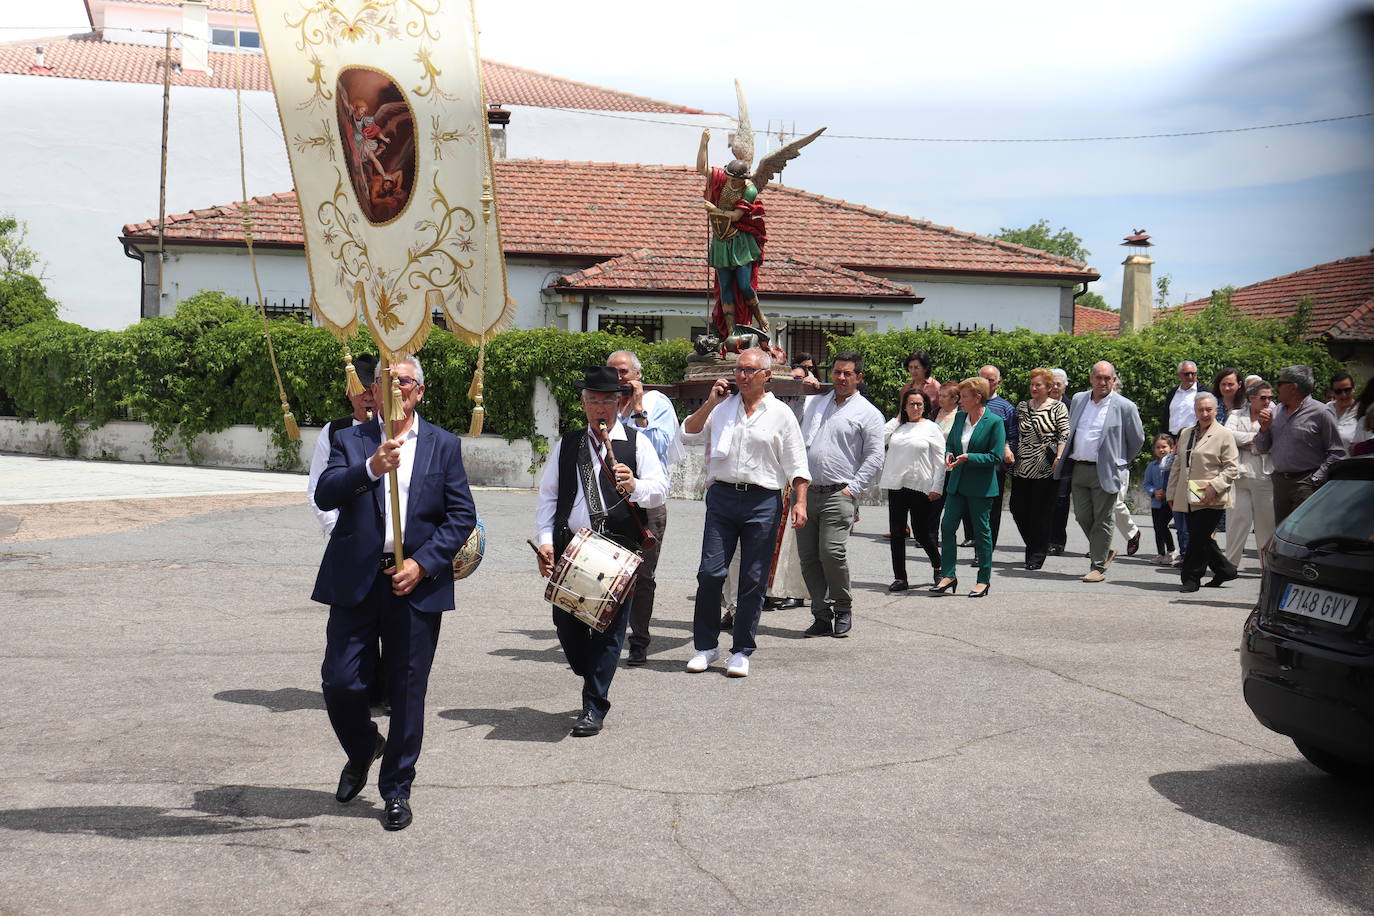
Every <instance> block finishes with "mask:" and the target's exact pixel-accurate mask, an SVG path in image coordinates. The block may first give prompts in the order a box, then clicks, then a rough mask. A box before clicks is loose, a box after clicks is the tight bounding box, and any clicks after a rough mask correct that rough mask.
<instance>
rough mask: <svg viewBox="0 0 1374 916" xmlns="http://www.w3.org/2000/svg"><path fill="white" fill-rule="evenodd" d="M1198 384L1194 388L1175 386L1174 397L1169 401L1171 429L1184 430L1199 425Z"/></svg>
mask: <svg viewBox="0 0 1374 916" xmlns="http://www.w3.org/2000/svg"><path fill="white" fill-rule="evenodd" d="M1196 400H1197V385H1193V387H1192V388H1175V389H1174V396H1173V399H1172V400H1170V401H1169V430H1170V431H1171V432H1172V431H1177V432H1183V431H1184V430H1185V429H1187V428H1188V427H1190V426H1196V425H1197V409H1196V408H1195V407H1194V406H1193V402H1195V401H1196Z"/></svg>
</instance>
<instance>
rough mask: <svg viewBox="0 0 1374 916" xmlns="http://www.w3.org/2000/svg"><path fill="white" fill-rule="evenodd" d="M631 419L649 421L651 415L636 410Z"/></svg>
mask: <svg viewBox="0 0 1374 916" xmlns="http://www.w3.org/2000/svg"><path fill="white" fill-rule="evenodd" d="M630 419H631V420H647V419H649V415H648V414H647V413H645V412H644V411H642V410H636V411H635V412H634V413H632V414H630Z"/></svg>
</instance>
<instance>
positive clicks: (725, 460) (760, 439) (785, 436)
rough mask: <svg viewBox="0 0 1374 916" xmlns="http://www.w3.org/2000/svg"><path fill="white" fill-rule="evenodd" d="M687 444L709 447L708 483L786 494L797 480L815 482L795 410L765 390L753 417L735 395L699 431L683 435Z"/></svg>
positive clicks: (714, 412)
mask: <svg viewBox="0 0 1374 916" xmlns="http://www.w3.org/2000/svg"><path fill="white" fill-rule="evenodd" d="M679 435H680V436H681V438H682V441H683V443H684V444H686V445H689V446H692V445H697V444H698V443H701V442H705V443H706V480H707V481H708V482H710V481H713V480H719V481H722V482H723V483H747V484H753V485H754V486H758V487H764V488H765V489H769V490H781V489H783V488H784V487H786V486H789V485H790V484H791V483H792V481H793V480H794V479H796V478H798V477H800V478H801V479H802V480H805V481H808V482H809V481H810V480H811V472H810V471H809V470H807V465H806V446H805V445H804V444H802V434H801V426H800V425H799V424H798V423H797V417H796V415H795V414H793V413H792V411H791V409H790V408H789V407H788V406H787V405H786V404H784V403H783V402H782V401H779V400H778V399H777V398H775V397H773V395H772V393H771V392H765V393H764V395H763V399H762V400H760V401H759V403H758V405H757V406H756V407H755V408H754V415H753V416H749V415H748V413H746V411H745V409H744V399H743V398H741V397H740V395H738V394H732V395H730V396H729V397H728V398H726V399H725V400H723V401H721V402H720V403H719V404H717V405H716V409H715V410H713V411H711V415H710V416H709V417H707V418H706V423H705V424H704V425H703V426H702V427H701V431H700V432H697V433H689V432H687V427H686V426H685V425H684V426H683V427H682V430H681V432H680V434H679Z"/></svg>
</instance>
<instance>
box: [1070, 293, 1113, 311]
mask: <svg viewBox="0 0 1374 916" xmlns="http://www.w3.org/2000/svg"><path fill="white" fill-rule="evenodd" d="M1078 304H1079V305H1081V306H1084V307H1085V308H1090V309H1101V310H1102V311H1104V312H1116V311H1120V309H1114V308H1112V307H1111V306H1110V305H1108V304H1107V300H1106V299H1103V298H1102V297H1101V296H1099V295H1098V294H1097V293H1093V292H1087V293H1084V294H1083V295H1081V296H1079V297H1078Z"/></svg>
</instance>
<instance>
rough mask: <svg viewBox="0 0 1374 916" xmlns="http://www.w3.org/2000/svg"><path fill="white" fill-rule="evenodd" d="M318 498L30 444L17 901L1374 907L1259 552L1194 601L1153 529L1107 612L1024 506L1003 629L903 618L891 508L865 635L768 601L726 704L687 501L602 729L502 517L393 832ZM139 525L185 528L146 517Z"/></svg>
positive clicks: (11, 554) (10, 500) (12, 823)
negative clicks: (699, 642) (325, 571)
mask: <svg viewBox="0 0 1374 916" xmlns="http://www.w3.org/2000/svg"><path fill="white" fill-rule="evenodd" d="M293 490H294V491H296V492H301V493H302V496H301V500H300V501H299V502H291V503H289V504H280V501H281V500H282V499H289V495H288V496H282V495H280V494H290V493H291V492H292V491H293ZM303 490H304V478H303V477H301V476H299V475H274V474H266V473H258V472H225V471H205V470H201V469H196V468H163V467H155V466H128V465H116V464H111V463H105V462H70V461H59V460H55V459H25V458H17V457H11V456H0V518H3V519H8V520H9V521H8V522H7V525H8V527H0V563H3V567H4V569H5V571H6V573H7V586H8V587H7V588H6V589H5V592H4V594H3V596H2V597H0V624H3V633H4V638H3V642H0V655H3V659H4V662H5V666H4V667H5V677H4V679H3V683H4V688H3V693H0V697H2V698H3V700H4V702H3V704H0V709H3V712H0V736H3V739H4V740H3V741H2V742H0V850H3V852H0V913H25V914H30V913H32V914H39V913H62V914H71V913H124V912H128V913H140V914H142V913H150V914H159V913H176V914H187V913H216V914H223V913H255V914H256V913H338V912H347V913H353V912H365V911H375V910H388V911H396V912H420V913H430V912H442V913H448V912H464V913H467V912H474V913H475V912H481V913H507V912H510V913H515V912H521V913H527V912H557V913H599V912H616V911H620V912H623V911H638V912H651V913H659V912H662V913H679V912H687V911H696V912H701V911H706V912H723V911H729V912H748V913H789V914H791V913H835V912H864V913H870V912H871V913H893V912H898V913H909V912H923V913H925V912H930V913H1013V912H1014V913H1064V912H1082V913H1093V914H1097V913H1131V914H1136V913H1170V914H1173V913H1179V912H1205V913H1209V914H1212V913H1284V914H1288V913H1309V912H1310V913H1345V912H1351V913H1353V912H1368V911H1370V910H1371V909H1374V793H1371V792H1370V791H1369V790H1363V789H1359V788H1352V787H1350V786H1347V785H1343V784H1341V783H1338V782H1336V781H1334V780H1332V779H1330V778H1328V777H1326V776H1325V775H1324V774H1322V773H1321V772H1320V771H1318V770H1316V769H1315V768H1313V767H1311V766H1310V765H1308V764H1307V763H1306V762H1305V761H1303V760H1302V759H1301V758H1300V757H1299V755H1298V754H1297V752H1296V751H1295V750H1294V749H1293V746H1292V745H1291V743H1289V742H1288V741H1287V739H1285V738H1283V737H1281V736H1279V735H1276V734H1274V733H1272V732H1269V731H1267V730H1266V729H1264V728H1263V727H1262V726H1261V725H1259V723H1257V722H1256V721H1255V720H1254V718H1253V717H1252V716H1251V715H1250V713H1249V711H1248V709H1247V708H1246V707H1245V705H1244V702H1243V701H1242V699H1241V696H1240V681H1239V666H1238V660H1237V647H1238V645H1239V641H1240V627H1241V623H1242V622H1243V620H1244V618H1245V616H1246V614H1247V613H1248V611H1249V609H1250V608H1251V607H1252V606H1253V604H1254V601H1255V598H1256V595H1257V592H1258V579H1257V577H1256V575H1255V567H1256V563H1255V560H1254V558H1253V555H1250V556H1249V557H1247V561H1246V562H1247V566H1248V569H1247V574H1246V575H1245V576H1244V577H1242V578H1241V579H1240V580H1238V581H1236V582H1233V583H1231V584H1229V585H1228V586H1227V587H1225V588H1222V589H1218V590H1212V589H1204V590H1203V591H1201V592H1198V593H1194V594H1180V593H1178V591H1177V586H1178V577H1177V571H1175V570H1170V569H1165V568H1160V567H1155V566H1152V565H1150V564H1149V563H1148V562H1147V561H1146V560H1145V559H1144V557H1146V556H1148V555H1149V554H1152V553H1153V551H1152V550H1151V549H1150V548H1151V547H1152V546H1153V544H1152V536H1151V532H1150V530H1149V527H1148V524H1149V519H1148V517H1138V518H1137V522H1138V523H1140V524H1141V525H1142V527H1143V528H1144V539H1143V540H1144V545H1143V548H1142V550H1141V555H1140V556H1137V557H1130V558H1127V557H1123V558H1121V559H1119V560H1118V561H1117V562H1116V563H1115V564H1113V566H1112V567H1111V569H1110V570H1109V578H1108V581H1107V582H1105V583H1103V584H1100V585H1090V584H1085V583H1082V582H1080V581H1078V578H1079V576H1081V575H1082V573H1083V572H1084V571H1086V569H1087V561H1086V560H1085V559H1084V558H1083V556H1082V552H1083V550H1084V541H1083V538H1082V537H1081V535H1080V534H1079V533H1078V532H1072V535H1073V537H1072V539H1071V543H1070V550H1069V554H1068V555H1066V556H1064V557H1054V558H1051V559H1050V560H1049V561H1048V562H1047V563H1046V565H1045V568H1044V569H1043V570H1040V571H1038V572H1027V571H1025V570H1024V569H1018V568H1017V567H1018V566H1019V565H1020V564H1019V559H1020V553H1021V548H1020V546H1019V541H1017V537H1016V528H1015V525H1014V524H1012V522H1011V519H1010V517H1009V516H1007V517H1006V518H1004V521H1003V525H1002V539H1003V544H1002V545H1001V546H1000V547H999V549H998V550H997V552H996V562H995V571H994V578H993V590H992V594H991V595H989V597H988V598H986V599H984V600H981V601H972V602H971V601H970V600H969V599H967V598H964V597H931V596H927V595H925V594H924V593H920V592H907V593H902V594H897V595H890V594H888V593H887V591H886V586H887V584H888V582H889V581H890V580H891V570H890V568H889V563H888V546H887V541H886V540H885V539H883V538H882V537H880V532H881V531H882V530H883V529H884V527H885V525H886V513H885V511H884V510H882V509H878V508H865V510H864V516H863V518H862V520H861V521H860V523H859V525H858V526H857V529H856V531H855V533H854V535H853V537H852V538H851V541H850V547H851V568H852V569H853V571H854V579H855V582H856V589H857V598H856V603H855V626H854V632H853V635H852V637H851V638H848V639H803V638H802V636H801V632H802V630H803V629H804V628H805V627H806V625H807V624H808V623H809V622H810V618H809V614H808V612H807V611H806V610H805V609H795V610H788V611H777V612H770V613H767V614H765V615H764V618H763V621H762V624H761V626H760V635H759V650H758V651H757V652H756V654H755V656H754V660H753V667H752V671H751V675H750V677H748V678H745V679H727V678H726V677H724V676H723V674H722V672H721V670H720V669H719V668H717V669H713V670H712V671H711V672H710V673H707V674H702V675H689V674H686V673H685V672H684V671H683V666H684V664H685V663H686V661H687V659H688V658H689V657H690V656H691V616H692V603H691V599H692V595H693V594H694V592H695V587H696V583H695V579H694V576H695V567H696V559H697V556H698V552H699V549H700V536H701V518H702V507H701V504H700V503H694V502H686V501H674V502H672V503H671V504H670V508H669V521H668V530H667V533H666V536H665V542H664V543H665V553H664V557H663V560H662V562H661V564H660V567H659V576H660V585H659V592H658V605H657V608H656V611H655V624H654V634H655V637H654V642H653V644H652V646H651V647H650V661H649V664H648V666H646V667H644V668H640V669H625V668H622V669H621V671H620V672H619V673H618V674H617V676H616V680H615V684H614V685H613V688H612V692H611V701H612V703H613V704H614V705H613V708H612V710H611V713H610V715H609V717H608V718H607V721H606V729H605V731H604V732H603V733H602V734H601V735H599V736H597V737H595V738H590V739H573V738H570V737H567V731H568V729H569V727H570V726H571V724H572V720H573V718H574V717H575V715H576V713H577V708H578V706H579V700H578V693H579V686H580V685H579V682H578V679H577V678H576V677H574V675H573V674H572V673H571V672H570V671H569V670H568V669H567V666H566V664H565V663H564V661H563V659H562V655H561V652H560V651H559V649H558V645H557V642H556V640H555V638H554V634H553V628H552V625H551V621H550V617H549V610H548V606H547V604H545V603H544V602H543V600H542V592H543V583H542V580H540V579H539V578H538V576H537V575H536V574H535V572H534V566H533V558H532V556H531V555H530V551H529V548H528V547H527V546H526V545H525V543H524V539H525V538H526V537H527V536H529V534H530V533H531V527H532V519H533V509H534V496H533V494H532V493H529V492H525V491H478V492H477V493H475V497H476V500H477V504H478V508H479V511H480V512H481V514H482V516H483V519H484V521H485V523H486V525H487V532H488V541H487V543H488V551H487V556H486V559H485V560H484V562H483V564H482V566H481V568H480V569H479V570H478V572H477V573H476V574H475V575H474V576H473V577H472V578H470V579H468V580H466V581H465V582H463V583H460V584H459V587H458V602H459V610H457V611H455V612H453V613H451V614H448V615H446V617H445V619H444V623H443V632H442V634H441V637H440V645H439V650H438V656H437V659H436V662H435V667H434V672H433V675H432V677H431V680H430V688H429V702H428V708H427V718H426V735H425V746H424V752H423V755H422V757H421V759H420V763H419V767H418V775H417V778H416V781H415V786H414V793H413V796H412V801H413V803H414V810H415V822H414V824H413V826H411V827H410V828H409V829H408V830H405V831H403V832H400V833H386V832H384V831H383V830H382V829H381V826H380V824H379V823H378V820H377V817H378V814H379V813H380V808H381V805H380V802H379V799H378V797H377V793H376V786H375V775H376V773H375V770H374V771H373V774H372V775H373V782H372V784H371V785H370V786H369V787H368V788H367V789H366V790H365V791H364V792H363V794H362V795H361V796H359V797H358V798H357V799H355V800H354V801H353V802H351V803H349V804H347V805H339V804H337V803H336V802H335V801H334V800H333V790H334V786H335V784H336V782H337V779H338V772H339V768H340V766H341V765H342V764H343V759H342V757H341V754H340V752H339V749H338V746H337V744H336V742H335V740H334V737H333V734H332V732H331V731H330V729H329V726H328V722H327V719H326V717H325V713H324V710H323V701H322V699H321V696H320V684H319V665H320V659H321V654H322V649H323V644H324V624H325V619H326V611H325V609H324V608H322V607H320V606H319V605H315V604H313V603H311V601H310V600H309V594H310V589H311V585H312V583H313V580H314V576H315V572H316V568H317V565H318V561H319V558H320V554H321V551H322V547H323V544H322V541H321V538H320V535H319V532H318V529H317V528H316V526H315V520H314V518H313V516H312V515H311V513H310V512H309V510H308V509H307V508H306V506H305V504H304V496H303ZM65 499H80V500H82V501H83V502H82V503H81V504H80V505H76V506H73V505H72V504H71V503H64V502H60V501H61V500H65ZM131 499H142V500H148V501H154V502H156V501H158V500H161V501H163V502H164V503H165V504H166V506H167V507H174V508H175V511H172V510H171V509H170V508H169V509H167V510H166V511H162V512H161V513H153V512H151V511H150V512H149V514H148V516H147V517H146V518H142V519H141V520H140V519H137V518H134V519H131V518H130V517H129V514H128V513H129V510H128V505H129V503H128V501H129V500H131ZM235 500H237V502H236V501H235ZM121 501H122V502H121ZM154 502H149V503H148V504H147V505H148V506H149V508H150V509H151V507H152V505H153V504H154ZM198 502H201V503H203V505H204V506H207V507H208V506H211V505H213V506H214V508H205V509H203V511H202V510H201V509H198V508H197V503H198ZM116 506H118V507H119V508H118V512H117V513H116V514H117V515H119V518H120V523H119V524H118V525H116V526H114V527H113V528H111V527H110V526H104V527H102V525H101V520H102V518H103V517H104V516H105V515H106V514H109V513H111V512H114V511H115V510H114V509H113V508H112V507H116ZM62 512H66V513H69V514H68V515H62V516H61V517H62V518H63V519H64V521H63V523H62V525H61V526H58V527H56V528H55V527H53V526H52V525H51V524H47V525H46V526H45V524H44V520H49V521H50V520H51V519H52V518H53V517H56V514H60V513H62ZM115 529H117V530H115ZM26 531H27V532H38V533H39V534H29V535H26V534H25V532H26ZM1118 546H1119V545H1118ZM963 553H964V554H965V555H967V554H968V553H969V551H964V552H963ZM910 557H911V559H910V563H911V564H912V571H913V577H914V574H915V571H916V570H917V569H919V568H921V563H922V562H923V561H918V560H917V559H916V558H915V552H914V551H913V552H911V554H910ZM962 570H968V567H967V566H966V565H964V566H963V567H962ZM971 573H972V570H968V574H969V576H970V583H971V581H972V577H971ZM966 588H967V586H965V590H966ZM383 727H384V728H385V724H383Z"/></svg>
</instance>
